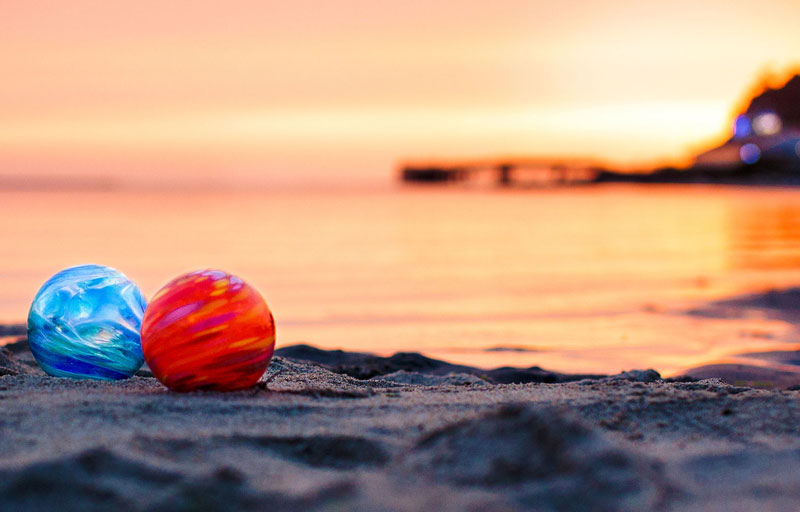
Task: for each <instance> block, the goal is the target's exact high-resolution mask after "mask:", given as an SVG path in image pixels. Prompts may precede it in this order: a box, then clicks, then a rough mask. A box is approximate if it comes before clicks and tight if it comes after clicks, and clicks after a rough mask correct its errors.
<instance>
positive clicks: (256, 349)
mask: <svg viewBox="0 0 800 512" xmlns="http://www.w3.org/2000/svg"><path fill="white" fill-rule="evenodd" d="M274 350H275V323H274V321H273V319H272V313H271V312H270V310H269V308H268V307H267V304H266V302H264V299H263V298H262V297H261V295H260V294H259V293H258V291H256V289H255V288H253V287H252V286H250V285H248V284H247V283H245V282H244V281H243V280H241V279H240V278H238V277H236V276H233V275H231V274H228V273H227V272H222V271H220V270H201V271H197V272H191V273H189V274H184V275H182V276H180V277H177V278H175V279H173V280H172V281H170V282H169V283H167V285H166V286H164V287H163V288H161V290H159V291H158V293H156V295H155V297H153V300H152V301H150V303H149V304H148V306H147V310H146V311H145V314H144V319H143V320H142V352H144V359H145V361H147V364H148V366H150V369H151V370H152V372H153V375H155V376H156V377H157V378H158V380H160V381H161V382H162V383H163V384H164V385H165V386H167V387H168V388H169V389H171V390H173V391H182V392H183V391H194V390H201V389H207V390H217V391H232V390H236V389H243V388H248V387H252V386H253V385H255V383H256V382H258V379H259V378H260V377H261V376H262V375H263V374H264V371H265V370H266V369H267V366H269V362H270V359H272V352H273V351H274Z"/></svg>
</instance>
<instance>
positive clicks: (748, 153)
mask: <svg viewBox="0 0 800 512" xmlns="http://www.w3.org/2000/svg"><path fill="white" fill-rule="evenodd" d="M739 158H741V159H742V162H744V163H746V164H748V165H750V164H754V163H756V162H758V159H759V158H761V150H760V149H758V146H756V145H755V144H745V145H744V146H742V147H740V148H739Z"/></svg>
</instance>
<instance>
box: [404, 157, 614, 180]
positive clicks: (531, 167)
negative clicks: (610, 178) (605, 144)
mask: <svg viewBox="0 0 800 512" xmlns="http://www.w3.org/2000/svg"><path fill="white" fill-rule="evenodd" d="M601 172H602V169H600V168H599V167H598V166H597V165H596V164H594V163H592V162H589V161H584V160H555V159H534V158H518V159H503V160H475V161H469V162H459V163H453V162H451V163H446V164H443V163H414V164H406V165H404V166H402V167H401V171H400V179H401V180H402V181H404V182H407V183H438V184H446V183H462V182H481V183H489V184H495V185H497V186H500V187H512V186H522V187H524V186H530V187H533V186H540V187H549V186H564V185H579V184H585V183H592V182H594V181H595V180H596V179H597V176H598V175H599V174H600V173H601Z"/></svg>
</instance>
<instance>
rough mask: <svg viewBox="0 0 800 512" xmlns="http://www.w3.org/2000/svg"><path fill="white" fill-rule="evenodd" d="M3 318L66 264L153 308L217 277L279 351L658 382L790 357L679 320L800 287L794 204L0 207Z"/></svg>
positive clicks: (251, 196) (613, 199)
mask: <svg viewBox="0 0 800 512" xmlns="http://www.w3.org/2000/svg"><path fill="white" fill-rule="evenodd" d="M0 237H2V245H1V246H0V322H22V321H24V320H25V318H26V315H27V310H28V307H29V305H30V301H31V300H32V298H33V296H34V295H35V294H36V291H37V290H38V288H39V286H41V284H42V283H44V281H45V280H46V279H47V278H48V277H50V276H51V275H52V274H54V273H55V272H57V271H59V270H61V269H62V268H64V267H67V266H71V265H76V264H81V263H98V264H102V265H108V266H112V267H114V268H117V269H119V270H121V271H123V272H124V273H125V274H126V275H127V276H128V277H130V278H131V279H133V280H134V281H135V282H136V283H138V284H139V286H140V288H141V289H142V290H143V292H144V293H145V295H146V296H148V297H150V296H152V295H153V294H154V293H155V292H156V290H157V289H158V288H159V287H160V286H161V285H163V284H164V283H166V282H167V281H168V280H169V279H171V278H172V277H173V276H175V275H177V274H179V273H182V272H185V271H189V270H194V269H200V268H221V269H225V270H228V271H230V272H233V273H235V274H238V275H240V276H241V277H243V278H245V279H246V280H248V281H249V282H251V283H252V284H254V285H255V286H256V287H257V288H258V289H259V290H261V292H262V293H263V295H264V296H265V298H266V300H267V302H268V303H269V305H270V307H271V309H272V310H273V313H274V315H275V320H276V325H277V329H278V343H277V344H278V346H279V347H280V346H281V345H288V344H293V343H300V342H303V343H310V344H313V345H316V346H319V347H323V348H342V349H346V350H357V351H369V352H374V353H378V354H391V353H394V352H397V351H419V352H422V353H425V354H427V355H430V356H432V357H437V358H442V359H446V360H449V361H454V362H460V363H466V364H470V365H475V366H481V367H493V366H499V365H515V366H529V365H540V366H542V367H544V368H548V369H553V370H561V371H569V372H617V371H620V370H622V369H630V368H645V367H652V368H656V369H658V370H660V371H661V372H662V373H663V374H665V375H671V374H676V373H679V372H680V371H681V370H682V369H686V368H689V367H692V366H698V365H701V364H706V363H711V362H720V361H726V360H730V359H731V358H732V357H734V356H736V355H738V354H743V353H748V352H763V351H767V350H775V349H781V350H784V349H797V348H798V346H799V345H800V336H798V334H797V332H796V331H795V328H794V326H793V325H790V324H788V323H785V322H782V321H779V320H774V319H770V318H767V317H766V316H763V315H749V316H747V317H745V318H712V317H706V316H700V315H690V314H686V312H687V311H689V310H691V309H693V308H697V307H702V306H704V305H705V304H707V303H709V302H711V301H715V300H719V299H722V298H726V297H733V296H737V295H741V294H745V293H750V292H759V291H763V290H766V289H770V288H787V287H792V286H800V190H795V189H777V188H772V189H744V188H733V187H691V186H684V187H679V186H663V187H635V186H602V187H585V188H568V189H567V188H565V189H552V190H498V189H492V188H484V189H465V188H455V187H454V188H443V189H438V188H435V187H434V188H424V187H423V188H413V187H412V188H403V187H396V188H388V187H387V188H386V189H373V190H342V191H305V192H304V191H289V190H280V191H251V192H247V191H239V192H236V191H191V192H175V191H172V192H156V191H120V192H113V193H106V192H91V191H69V192H57V191H41V192H37V191H6V192H0Z"/></svg>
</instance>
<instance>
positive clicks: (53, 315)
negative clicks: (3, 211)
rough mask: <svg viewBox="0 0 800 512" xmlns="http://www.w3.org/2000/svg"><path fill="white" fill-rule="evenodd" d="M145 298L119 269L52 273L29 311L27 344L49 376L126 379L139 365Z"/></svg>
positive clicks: (85, 268) (96, 267) (83, 268)
mask: <svg viewBox="0 0 800 512" xmlns="http://www.w3.org/2000/svg"><path fill="white" fill-rule="evenodd" d="M144 310H145V300H144V296H143V295H142V292H141V291H139V288H138V287H137V286H136V285H135V284H133V283H132V282H131V281H130V280H129V279H128V278H127V277H125V276H124V275H123V274H122V273H121V272H119V271H117V270H114V269H113V268H109V267H104V266H101V265H81V266H78V267H72V268H68V269H66V270H62V271H61V272H59V273H58V274H56V275H54V276H53V277H51V278H50V279H49V280H48V281H47V282H46V283H45V284H44V285H43V286H42V288H41V289H40V290H39V292H38V293H37V294H36V297H35V298H34V299H33V304H31V309H30V313H28V342H29V343H30V347H31V352H33V356H34V357H35V358H36V362H37V363H39V366H41V367H42V369H43V370H44V371H45V372H47V373H49V374H50V375H55V376H57V377H73V378H91V379H108V380H112V379H125V378H128V377H130V376H132V375H133V374H134V373H136V370H138V369H139V367H140V366H142V363H143V362H144V359H143V357H142V345H141V342H140V339H139V328H140V327H141V324H142V315H144Z"/></svg>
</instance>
